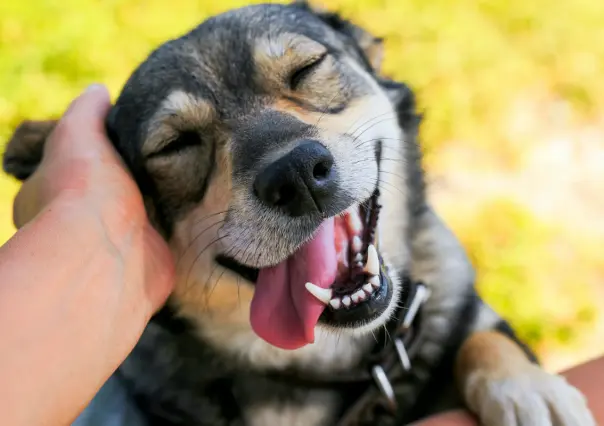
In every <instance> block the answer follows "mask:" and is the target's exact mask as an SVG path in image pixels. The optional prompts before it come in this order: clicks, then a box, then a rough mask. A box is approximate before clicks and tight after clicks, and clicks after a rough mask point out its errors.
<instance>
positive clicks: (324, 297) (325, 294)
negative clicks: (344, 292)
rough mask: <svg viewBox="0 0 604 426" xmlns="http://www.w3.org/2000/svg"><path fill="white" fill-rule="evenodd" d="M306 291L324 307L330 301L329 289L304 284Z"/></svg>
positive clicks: (330, 291)
mask: <svg viewBox="0 0 604 426" xmlns="http://www.w3.org/2000/svg"><path fill="white" fill-rule="evenodd" d="M306 290H308V292H309V293H310V294H312V295H313V296H315V297H316V298H317V299H318V300H319V301H321V302H322V303H323V304H325V305H327V304H328V303H329V301H330V300H331V295H332V290H331V289H330V288H321V287H319V286H317V285H315V284H313V283H310V282H308V283H306Z"/></svg>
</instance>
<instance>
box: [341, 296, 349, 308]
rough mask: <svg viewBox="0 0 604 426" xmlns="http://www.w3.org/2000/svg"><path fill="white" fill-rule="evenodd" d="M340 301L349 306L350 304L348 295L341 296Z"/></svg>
mask: <svg viewBox="0 0 604 426" xmlns="http://www.w3.org/2000/svg"><path fill="white" fill-rule="evenodd" d="M342 303H343V304H344V306H346V307H349V306H350V296H344V297H342Z"/></svg>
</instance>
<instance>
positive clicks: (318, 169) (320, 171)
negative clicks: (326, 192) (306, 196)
mask: <svg viewBox="0 0 604 426" xmlns="http://www.w3.org/2000/svg"><path fill="white" fill-rule="evenodd" d="M330 172H331V162H328V161H321V162H320V163H317V165H316V166H315V167H314V169H313V171H312V175H313V177H314V178H315V179H317V180H325V179H327V178H328V177H329V174H330Z"/></svg>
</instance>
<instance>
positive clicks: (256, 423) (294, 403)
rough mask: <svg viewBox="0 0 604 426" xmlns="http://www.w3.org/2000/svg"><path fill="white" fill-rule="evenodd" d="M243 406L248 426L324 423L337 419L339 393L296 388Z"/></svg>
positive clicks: (334, 421)
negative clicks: (297, 389)
mask: <svg viewBox="0 0 604 426" xmlns="http://www.w3.org/2000/svg"><path fill="white" fill-rule="evenodd" d="M272 396H273V398H272V399H270V398H269V399H265V400H264V401H262V402H257V403H252V404H250V405H248V406H247V407H246V408H245V409H244V410H243V416H244V418H245V423H246V424H247V425H250V426H273V425H274V426H281V425H288V426H327V425H333V424H335V423H336V420H337V419H336V414H337V412H338V401H339V398H338V396H337V395H336V394H335V393H333V392H329V391H317V390H311V391H308V390H305V391H302V390H299V391H293V392H292V391H291V389H290V390H289V391H288V392H287V394H285V395H284V394H283V393H281V392H279V393H278V394H276V395H272Z"/></svg>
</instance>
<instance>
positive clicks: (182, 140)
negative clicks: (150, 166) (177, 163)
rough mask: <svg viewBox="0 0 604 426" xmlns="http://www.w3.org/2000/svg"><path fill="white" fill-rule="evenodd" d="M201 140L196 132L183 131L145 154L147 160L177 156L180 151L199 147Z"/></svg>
mask: <svg viewBox="0 0 604 426" xmlns="http://www.w3.org/2000/svg"><path fill="white" fill-rule="evenodd" d="M202 144H203V138H202V136H201V135H200V134H199V132H198V131H196V130H185V131H181V132H179V133H178V134H176V135H175V136H174V137H172V138H171V139H169V140H168V141H166V142H165V143H163V144H161V146H159V147H158V148H157V149H156V150H155V151H153V152H151V153H149V154H147V156H146V157H147V159H152V158H157V157H164V156H169V155H174V154H178V153H180V152H182V151H185V150H188V149H191V148H195V147H198V146H201V145H202Z"/></svg>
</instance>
